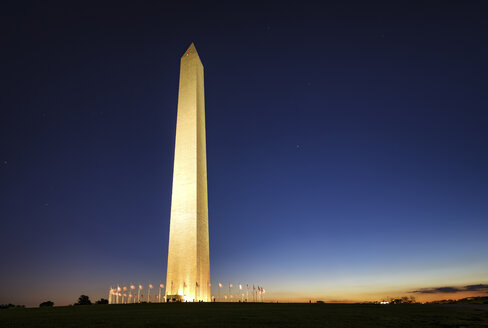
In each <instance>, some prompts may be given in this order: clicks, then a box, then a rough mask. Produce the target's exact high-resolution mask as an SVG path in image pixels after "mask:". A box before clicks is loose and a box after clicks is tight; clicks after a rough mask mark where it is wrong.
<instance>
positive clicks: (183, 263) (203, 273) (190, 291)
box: [166, 43, 211, 302]
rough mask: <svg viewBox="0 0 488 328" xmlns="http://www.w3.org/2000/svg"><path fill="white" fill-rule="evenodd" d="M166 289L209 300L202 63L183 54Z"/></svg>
mask: <svg viewBox="0 0 488 328" xmlns="http://www.w3.org/2000/svg"><path fill="white" fill-rule="evenodd" d="M166 295H167V297H168V296H169V295H180V296H183V299H184V300H186V301H204V302H208V301H210V300H211V293H210V256H209V237H208V205H207V154H206V141H205V99H204V85H203V65H202V62H201V61H200V58H199V56H198V53H197V51H196V49H195V46H194V45H193V43H192V44H191V45H190V47H189V48H188V50H187V51H186V52H185V54H184V55H183V57H182V58H181V66H180V85H179V94H178V116H177V123H176V143H175V162H174V171H173V192H172V199H171V222H170V234H169V249H168V273H167V276H166Z"/></svg>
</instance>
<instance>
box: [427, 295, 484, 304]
mask: <svg viewBox="0 0 488 328" xmlns="http://www.w3.org/2000/svg"><path fill="white" fill-rule="evenodd" d="M428 303H429V304H488V296H476V297H465V298H461V299H459V300H439V301H432V302H428Z"/></svg>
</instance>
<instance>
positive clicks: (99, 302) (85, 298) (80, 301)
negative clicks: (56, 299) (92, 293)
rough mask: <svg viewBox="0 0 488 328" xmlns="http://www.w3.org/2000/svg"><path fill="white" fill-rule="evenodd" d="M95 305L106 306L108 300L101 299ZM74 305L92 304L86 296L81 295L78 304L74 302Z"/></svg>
mask: <svg viewBox="0 0 488 328" xmlns="http://www.w3.org/2000/svg"><path fill="white" fill-rule="evenodd" d="M95 304H108V300H107V299H105V298H101V299H99V300H98V301H96V302H95ZM75 305H92V302H91V301H90V298H89V297H88V296H86V295H81V296H80V297H78V302H76V303H75Z"/></svg>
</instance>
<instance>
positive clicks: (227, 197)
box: [0, 1, 488, 305]
mask: <svg viewBox="0 0 488 328" xmlns="http://www.w3.org/2000/svg"><path fill="white" fill-rule="evenodd" d="M1 6H2V8H1V10H0V11H1V12H2V14H1V15H2V19H1V20H0V30H1V31H2V32H1V45H2V47H1V49H2V50H1V55H0V56H1V59H2V60H1V62H0V70H1V71H0V76H1V79H0V87H1V90H2V92H1V97H0V110H1V116H0V137H1V139H0V161H1V162H0V218H1V225H2V229H1V238H0V246H1V249H2V252H1V253H2V254H1V255H0V264H1V271H0V303H5V302H14V303H20V304H31V305H36V304H38V303H39V302H40V301H43V300H45V299H52V300H53V301H55V303H57V304H67V303H72V302H74V301H75V300H76V298H77V297H78V296H79V295H80V294H81V293H87V294H88V295H90V296H91V297H92V298H99V297H102V296H105V297H106V291H107V290H108V287H109V286H110V285H112V284H116V283H120V284H126V283H129V282H133V283H143V284H147V283H149V282H152V283H154V284H157V283H159V281H164V277H165V270H166V257H167V246H168V235H169V216H170V201H171V183H172V165H173V155H174V135H175V127H176V108H177V93H178V74H179V60H180V56H181V55H183V53H184V51H185V50H186V48H187V47H188V45H189V44H190V43H191V42H194V43H195V45H196V47H197V50H198V52H199V55H200V58H201V59H202V62H203V65H204V67H205V97H206V123H207V152H208V153H207V159H208V194H209V225H210V243H211V245H210V256H211V275H212V280H213V282H214V285H216V283H217V282H218V281H222V282H228V281H231V282H234V283H237V282H239V281H242V282H248V283H256V284H259V285H264V286H265V287H268V294H269V297H270V298H275V299H283V300H286V299H290V300H291V299H293V300H302V299H308V298H310V297H314V298H322V299H330V300H332V299H334V300H335V299H342V300H353V299H354V300H357V299H370V298H378V297H384V296H385V295H391V296H394V295H395V293H396V295H404V294H405V293H407V292H408V291H412V290H416V289H419V288H430V287H440V286H444V285H446V286H450V285H456V286H458V285H466V284H472V283H473V284H474V283H486V282H488V281H487V280H486V277H487V274H488V264H487V261H486V259H487V258H488V257H487V256H488V242H487V241H486V236H485V235H486V231H487V228H488V202H487V201H486V200H487V197H488V173H487V167H488V155H487V142H488V128H487V114H486V111H487V108H488V99H487V95H486V90H487V86H488V77H487V72H488V64H487V61H486V58H488V46H487V45H488V40H487V39H488V37H487V35H488V23H487V19H486V17H487V14H488V10H487V7H486V6H485V5H483V2H482V1H473V2H470V1H466V2H448V1H435V2H434V1H422V2H412V1H397V2H395V3H394V4H392V3H389V2H374V3H365V2H363V1H358V2H351V1H337V2H327V3H323V2H317V3H307V2H300V3H297V4H295V5H287V4H284V3H282V2H266V3H264V4H263V3H261V4H252V5H251V4H249V3H247V4H242V5H236V4H235V3H232V4H231V3H227V4H217V3H214V4H210V3H206V4H205V5H202V4H201V2H196V3H194V2H192V1H186V2H182V3H178V4H176V3H175V4H173V5H169V4H162V3H160V2H157V1H145V2H138V3H131V4H121V3H112V4H108V3H104V4H100V3H91V4H89V3H87V2H81V1H80V2H70V3H69V4H68V3H63V2H59V3H55V2H50V3H47V2H30V3H29V2H28V3H15V2H6V3H3V4H2V5H1ZM439 297H440V298H442V297H443V295H440V296H439Z"/></svg>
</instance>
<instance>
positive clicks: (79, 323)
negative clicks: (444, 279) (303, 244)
mask: <svg viewBox="0 0 488 328" xmlns="http://www.w3.org/2000/svg"><path fill="white" fill-rule="evenodd" d="M0 327H1V328H7V327H117V328H122V327H488V309H486V308H483V307H481V308H479V307H478V308H473V307H470V306H456V305H420V304H405V305H369V304H284V303H283V304H266V303H264V304H259V303H258V304H253V303H242V304H239V303H180V304H130V305H88V306H68V307H54V308H39V309H38V308H28V309H22V308H12V309H6V310H0Z"/></svg>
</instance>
